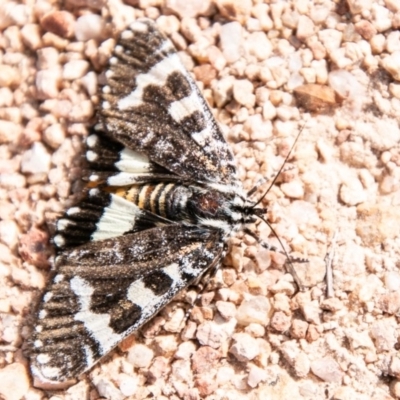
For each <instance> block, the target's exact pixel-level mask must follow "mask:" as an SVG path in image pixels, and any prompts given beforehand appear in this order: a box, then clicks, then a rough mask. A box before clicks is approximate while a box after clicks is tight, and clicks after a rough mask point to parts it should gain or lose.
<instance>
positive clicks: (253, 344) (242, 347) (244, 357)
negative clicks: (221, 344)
mask: <svg viewBox="0 0 400 400" xmlns="http://www.w3.org/2000/svg"><path fill="white" fill-rule="evenodd" d="M233 340H234V344H233V345H232V346H231V348H230V349H229V352H230V353H231V354H233V355H234V356H235V357H236V358H237V359H238V360H239V361H242V362H247V361H250V360H253V359H254V358H255V357H257V356H258V354H259V353H260V347H259V345H258V342H257V339H255V338H253V337H251V336H250V335H249V334H248V333H237V334H235V335H233Z"/></svg>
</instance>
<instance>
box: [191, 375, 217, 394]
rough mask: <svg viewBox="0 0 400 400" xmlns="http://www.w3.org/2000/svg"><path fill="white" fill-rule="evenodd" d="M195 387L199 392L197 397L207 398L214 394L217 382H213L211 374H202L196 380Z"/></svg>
mask: <svg viewBox="0 0 400 400" xmlns="http://www.w3.org/2000/svg"><path fill="white" fill-rule="evenodd" d="M195 386H196V387H197V389H198V390H199V395H200V396H201V397H202V398H205V397H207V396H209V395H210V394H212V393H215V391H216V389H217V382H216V381H215V379H214V377H213V375H212V374H210V373H208V374H204V375H201V376H199V377H197V378H196V381H195Z"/></svg>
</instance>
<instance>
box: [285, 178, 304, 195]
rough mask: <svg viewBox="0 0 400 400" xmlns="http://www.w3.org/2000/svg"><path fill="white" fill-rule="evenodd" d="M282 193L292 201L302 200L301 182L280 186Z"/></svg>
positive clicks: (302, 188) (296, 181)
mask: <svg viewBox="0 0 400 400" xmlns="http://www.w3.org/2000/svg"><path fill="white" fill-rule="evenodd" d="M281 190H282V192H283V193H284V194H285V195H286V196H287V197H290V198H292V199H302V198H303V197H304V186H303V183H302V181H301V180H293V181H291V182H288V183H283V184H282V185H281Z"/></svg>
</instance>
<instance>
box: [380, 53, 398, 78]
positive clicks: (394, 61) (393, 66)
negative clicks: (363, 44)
mask: <svg viewBox="0 0 400 400" xmlns="http://www.w3.org/2000/svg"><path fill="white" fill-rule="evenodd" d="M382 66H383V68H385V70H386V71H387V72H389V74H390V75H392V77H393V79H396V80H397V81H400V51H395V52H393V53H392V54H391V55H390V56H388V57H385V58H384V59H383V61H382Z"/></svg>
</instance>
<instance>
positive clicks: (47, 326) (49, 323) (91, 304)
mask: <svg viewBox="0 0 400 400" xmlns="http://www.w3.org/2000/svg"><path fill="white" fill-rule="evenodd" d="M105 75H106V78H107V85H105V86H104V87H103V88H102V93H101V104H100V109H99V113H98V115H99V123H98V124H97V125H96V126H95V128H94V129H93V132H92V133H91V134H90V136H89V137H88V138H87V147H88V150H87V153H86V158H87V161H88V163H89V166H90V171H91V172H90V175H89V178H88V179H89V182H88V185H87V186H88V188H87V193H86V195H85V196H84V198H83V200H82V201H81V202H80V203H79V204H78V205H76V206H75V207H72V208H70V209H69V210H68V211H67V212H66V214H65V215H64V217H63V218H61V219H60V220H59V221H58V223H57V232H56V235H55V237H54V243H55V245H56V246H57V248H58V252H57V257H56V259H55V275H54V277H53V279H52V280H51V282H50V283H49V284H48V286H47V288H46V291H45V294H44V296H43V299H42V302H41V304H40V308H39V311H38V316H37V322H36V325H35V328H34V333H33V337H32V340H31V343H30V357H31V370H32V373H33V375H34V376H36V377H38V378H39V379H40V380H41V381H57V382H61V381H65V380H68V379H70V378H74V377H77V376H79V375H80V374H81V373H83V372H85V371H87V370H88V369H90V368H91V367H92V366H93V365H94V364H95V363H96V362H97V361H99V359H100V358H101V357H102V356H104V355H106V354H107V353H108V352H109V351H110V350H112V349H113V348H114V347H115V346H117V345H118V343H120V342H121V341H122V340H123V339H124V338H125V337H126V336H128V335H129V334H130V333H132V332H133V331H135V330H136V329H138V328H139V327H140V326H142V325H143V324H144V323H145V322H147V321H148V320H149V319H150V318H151V317H153V316H154V315H155V314H156V313H157V312H158V311H159V310H160V309H161V308H162V307H163V306H164V305H165V304H167V303H168V302H169V301H170V300H172V299H173V298H174V297H175V296H176V295H177V293H178V292H179V291H181V290H182V289H184V288H186V287H188V286H189V285H191V284H193V283H195V282H197V281H198V280H199V279H200V278H201V277H202V276H203V274H205V273H206V272H207V271H210V270H212V269H213V268H217V267H218V266H219V264H220V262H221V259H222V258H223V256H224V254H225V251H226V248H227V241H228V239H229V238H230V237H231V236H232V235H233V234H234V233H235V232H237V231H238V230H239V229H240V228H241V227H242V226H243V225H246V224H249V223H253V222H254V221H255V219H256V217H257V216H261V215H263V214H264V213H265V210H264V209H263V208H259V207H257V204H258V203H255V202H251V201H249V200H248V199H247V197H248V194H247V193H246V192H245V191H244V190H243V188H242V185H241V182H240V181H239V180H238V178H237V174H236V169H235V163H234V159H233V156H232V154H231V151H230V149H229V147H228V145H227V143H226V142H225V140H224V138H223V135H222V133H221V131H220V129H219V127H218V125H217V123H216V122H215V120H214V118H213V116H212V114H211V111H210V109H209V107H208V105H207V104H206V102H205V100H204V99H203V97H202V95H201V93H200V92H199V89H198V88H197V86H196V84H195V82H194V80H193V79H192V77H191V76H190V74H189V73H188V72H187V71H186V70H185V68H184V67H183V65H182V64H181V62H180V60H179V57H178V54H177V53H176V51H175V49H174V47H173V45H172V44H171V42H170V41H169V40H168V39H167V38H166V37H164V36H163V35H162V34H161V33H160V32H159V31H158V30H157V28H156V26H155V25H154V23H152V22H151V21H149V20H138V21H136V22H134V23H132V24H131V25H130V26H129V28H127V29H126V30H124V31H123V32H122V33H121V35H120V37H119V40H118V42H117V45H116V47H115V49H114V52H113V56H112V57H111V59H110V61H109V67H108V70H107V71H106V74H105Z"/></svg>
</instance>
